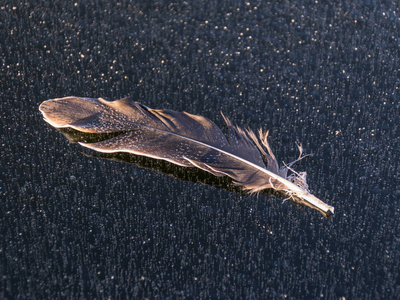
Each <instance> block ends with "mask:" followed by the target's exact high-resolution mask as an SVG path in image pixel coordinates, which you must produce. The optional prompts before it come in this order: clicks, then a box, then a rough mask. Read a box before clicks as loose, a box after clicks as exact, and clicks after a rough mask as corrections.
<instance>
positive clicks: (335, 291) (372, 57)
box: [0, 0, 400, 299]
mask: <svg viewBox="0 0 400 300" xmlns="http://www.w3.org/2000/svg"><path fill="white" fill-rule="evenodd" d="M220 2H222V1H186V2H177V3H169V2H162V1H160V2H152V1H149V2H146V4H135V1H132V2H130V1H120V2H114V3H107V4H101V3H102V2H101V1H93V3H92V4H90V3H89V1H85V2H83V1H82V2H81V3H80V2H71V1H58V2H56V3H54V4H52V3H51V1H30V2H29V3H25V2H21V1H14V2H13V4H1V5H0V14H1V18H0V54H1V55H0V57H1V65H0V68H1V77H0V95H1V98H0V99H1V105H0V107H1V108H0V120H1V121H0V122H1V123H0V125H1V128H2V129H1V136H0V145H1V147H0V154H1V168H2V170H1V172H0V199H1V210H0V222H1V223H0V224H1V248H0V272H1V274H0V275H1V277H0V278H1V280H0V283H1V285H0V296H1V298H6V299H13V298H22V299H26V298H38V299H40V298H59V297H62V296H65V297H67V298H71V297H76V298H93V297H97V298H105V297H112V298H115V297H117V296H124V297H125V296H126V297H130V298H132V297H137V298H145V297H148V298H168V297H173V298H187V297H192V298H200V297H203V298H209V297H215V298H226V297H233V296H241V297H244V296H246V297H247V298H285V297H289V298H304V299H313V298H323V299H338V298H340V297H344V298H346V299H355V298H357V299H376V298H382V299H395V298H396V297H398V295H399V294H400V270H399V264H400V225H399V219H400V208H399V205H398V203H399V196H400V189H399V184H400V182H399V175H400V169H399V162H398V158H399V154H400V153H399V152H400V151H399V147H400V144H399V142H400V132H399V122H400V117H399V87H400V75H399V73H400V71H399V66H400V51H399V43H400V41H399V32H400V19H399V18H400V9H399V5H398V3H397V1H386V2H378V1H374V0H364V1H337V3H336V4H331V5H327V4H325V2H326V1H318V2H317V1H279V2H278V1H277V2H276V3H275V2H267V1H251V2H239V1H225V2H223V4H221V3H220ZM142 3H143V2H142ZM68 95H77V96H86V97H104V98H107V99H118V98H122V97H125V96H128V95H131V96H133V97H134V98H135V99H137V100H138V101H140V102H142V103H144V104H146V105H148V106H150V107H159V108H171V109H174V110H178V111H182V110H184V111H188V112H191V113H197V114H201V115H204V116H206V117H208V118H210V119H212V120H214V121H216V123H217V124H218V125H221V124H222V120H221V117H220V116H219V111H220V110H222V111H223V112H225V114H226V115H227V116H229V117H230V118H231V119H232V121H234V122H235V123H237V124H239V125H241V126H250V127H251V128H253V129H257V128H258V127H261V126H262V127H264V128H270V129H271V130H272V131H271V143H272V147H273V150H275V152H276V154H277V156H278V159H279V160H282V159H283V160H285V161H290V160H291V159H292V158H294V157H295V156H296V155H297V153H296V147H295V145H294V143H293V142H294V141H295V140H299V141H301V142H302V143H303V146H304V148H305V149H306V151H307V152H312V153H314V156H312V157H310V158H307V159H306V160H305V161H303V162H302V165H301V166H299V167H298V169H300V170H306V171H307V172H308V174H309V184H310V187H311V189H312V191H313V192H314V193H315V194H316V195H317V196H320V198H322V199H324V200H327V201H329V202H330V203H332V205H333V206H335V209H336V211H335V212H336V215H335V217H334V218H333V219H332V220H327V219H325V218H323V217H322V216H321V215H320V214H318V213H317V212H315V211H313V210H311V209H308V208H305V209H301V210H299V209H298V208H296V207H295V206H292V205H290V203H288V202H285V203H284V204H281V201H282V199H279V198H272V199H270V197H269V196H266V195H264V196H260V197H251V196H243V195H241V194H238V193H234V192H228V191H226V190H224V189H218V188H215V187H212V186H207V185H202V184H199V183H193V182H190V181H181V180H178V179H176V178H173V177H170V176H166V175H164V174H160V173H157V172H154V171H152V170H148V169H144V168H139V167H137V166H135V165H131V164H123V163H117V162H113V161H108V160H100V159H95V158H91V157H87V156H84V155H82V154H81V153H80V151H81V150H82V149H81V148H80V147H79V146H76V145H72V146H70V145H69V144H68V141H67V140H66V139H65V138H64V137H63V136H62V135H61V134H60V133H58V132H57V131H56V130H54V129H53V128H51V127H50V126H49V125H48V124H46V123H45V122H43V120H42V117H41V115H40V113H39V111H38V106H39V104H40V103H41V102H42V101H43V100H46V99H49V98H54V97H62V96H68Z"/></svg>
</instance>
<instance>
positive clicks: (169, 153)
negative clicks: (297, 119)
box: [39, 97, 334, 216]
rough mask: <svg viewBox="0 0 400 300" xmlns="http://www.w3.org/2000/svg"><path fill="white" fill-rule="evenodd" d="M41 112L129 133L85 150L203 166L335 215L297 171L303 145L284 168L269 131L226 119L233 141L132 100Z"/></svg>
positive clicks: (59, 121) (77, 125)
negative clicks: (239, 124)
mask: <svg viewBox="0 0 400 300" xmlns="http://www.w3.org/2000/svg"><path fill="white" fill-rule="evenodd" d="M39 110H40V111H41V112H42V114H43V116H44V119H45V121H47V122H48V123H49V124H50V125H52V126H54V127H56V128H68V127H69V128H73V129H75V130H78V131H81V132H86V133H112V132H123V133H121V134H120V135H117V136H115V137H111V138H110V139H106V140H104V141H100V142H95V143H80V144H81V145H82V146H84V147H87V148H91V149H93V150H96V151H99V152H105V153H112V152H129V153H133V154H136V155H143V156H147V157H151V158H155V159H162V160H166V161H169V162H171V163H174V164H176V165H179V166H183V167H196V168H200V169H202V170H205V171H207V172H209V173H211V174H213V175H215V176H229V177H231V178H232V179H233V180H234V182H235V184H236V185H238V186H240V187H242V188H243V189H244V190H246V191H248V192H250V193H257V192H260V191H262V190H264V189H269V188H272V189H275V190H278V191H283V192H284V193H286V194H287V195H288V197H290V198H291V199H292V200H294V201H296V202H299V203H302V204H305V205H308V206H311V207H313V208H315V209H317V210H319V211H321V212H322V213H323V214H324V215H326V216H331V215H332V214H333V213H334V208H333V207H332V206H330V205H328V204H326V203H324V202H322V201H321V200H319V199H318V198H317V197H315V196H314V195H312V194H311V193H310V192H309V190H308V185H307V182H306V173H305V172H300V173H297V172H295V171H294V170H293V169H292V165H293V164H294V163H295V162H296V161H298V160H300V159H302V158H303V157H304V156H302V147H301V146H300V145H298V148H299V151H300V156H299V158H298V159H297V160H295V161H293V162H291V163H289V164H284V165H283V166H282V167H280V168H279V165H278V162H277V159H276V157H275V155H274V154H273V152H272V150H271V147H270V146H269V143H268V131H267V132H264V131H262V130H261V129H260V130H259V131H258V136H257V135H256V134H255V133H254V132H253V131H251V130H249V129H247V130H242V129H241V128H239V127H237V126H234V125H232V124H231V122H230V121H229V120H228V119H227V118H226V117H225V116H224V115H222V116H223V118H224V120H225V122H226V124H227V127H228V130H229V133H228V139H227V138H226V136H225V135H224V134H223V133H222V131H221V130H220V129H219V128H218V127H217V126H216V125H215V124H214V123H213V122H211V121H210V120H208V119H206V118H204V117H202V116H197V115H192V114H189V113H186V112H176V111H173V110H159V109H150V108H148V107H146V106H144V105H142V104H140V103H138V102H134V101H132V100H131V99H129V98H125V99H121V100H116V101H107V100H104V99H102V98H98V99H93V98H78V97H65V98H59V99H52V100H47V101H44V102H43V103H42V104H41V105H40V108H39ZM288 171H291V175H289V176H288V175H287V174H288Z"/></svg>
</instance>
